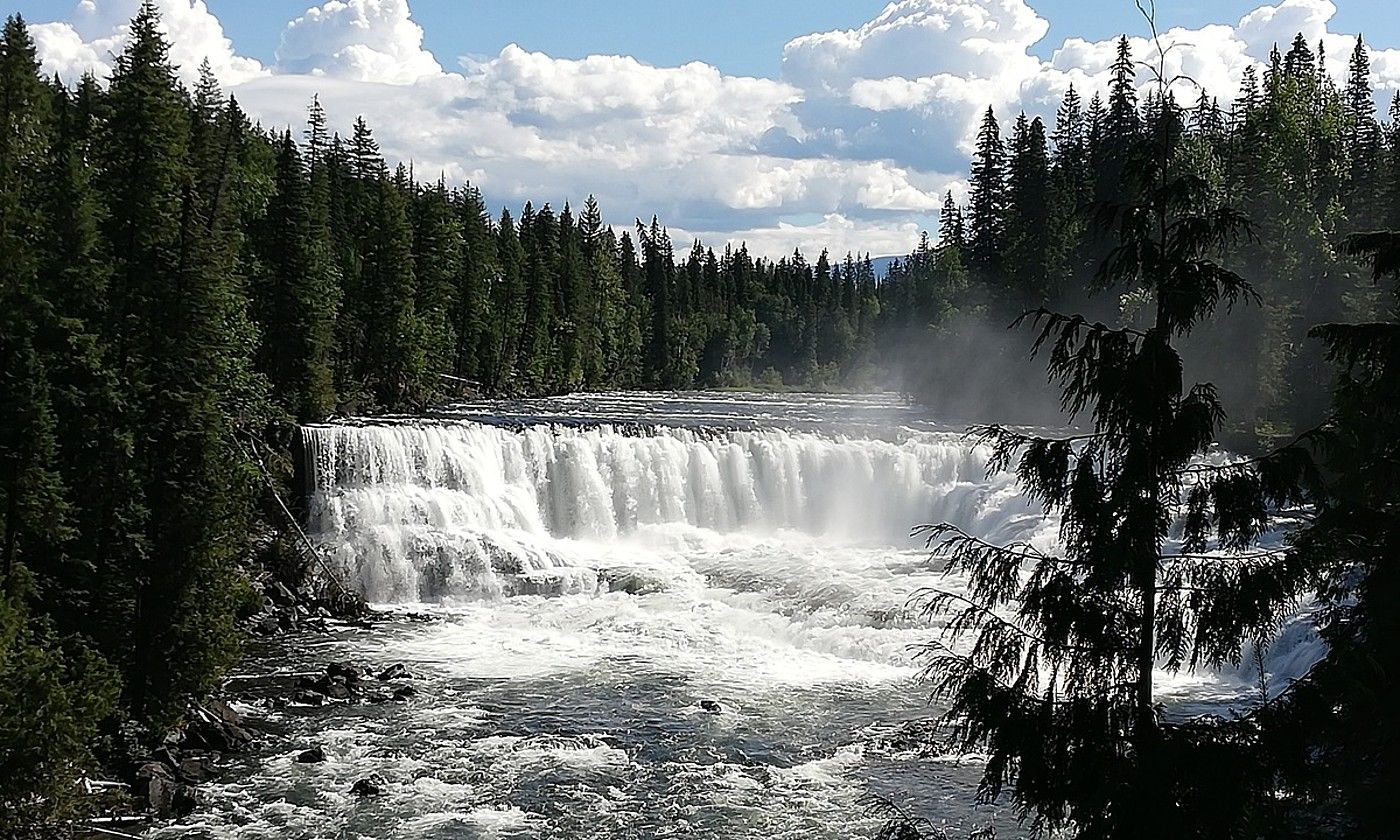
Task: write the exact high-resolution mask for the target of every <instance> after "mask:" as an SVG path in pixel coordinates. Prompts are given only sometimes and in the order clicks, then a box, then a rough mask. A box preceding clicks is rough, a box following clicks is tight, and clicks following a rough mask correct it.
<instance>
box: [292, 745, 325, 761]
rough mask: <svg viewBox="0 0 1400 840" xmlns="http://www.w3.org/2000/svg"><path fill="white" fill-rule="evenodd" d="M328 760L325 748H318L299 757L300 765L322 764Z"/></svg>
mask: <svg viewBox="0 0 1400 840" xmlns="http://www.w3.org/2000/svg"><path fill="white" fill-rule="evenodd" d="M325 760H326V751H325V749H324V748H322V747H319V746H316V747H312V748H311V749H309V750H307V751H306V752H304V753H302V754H301V755H298V756H297V763H298V764H320V763H321V762H323V761H325Z"/></svg>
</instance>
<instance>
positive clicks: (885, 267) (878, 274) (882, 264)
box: [870, 256, 904, 280]
mask: <svg viewBox="0 0 1400 840" xmlns="http://www.w3.org/2000/svg"><path fill="white" fill-rule="evenodd" d="M902 259H904V257H902V256H900V257H871V258H870V264H871V265H873V266H874V267H875V279H876V280H884V279H885V275H886V274H889V273H890V263H892V262H894V261H895V260H902Z"/></svg>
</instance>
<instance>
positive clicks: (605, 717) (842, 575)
mask: <svg viewBox="0 0 1400 840" xmlns="http://www.w3.org/2000/svg"><path fill="white" fill-rule="evenodd" d="M305 444H306V446H305V449H306V453H307V455H306V457H307V459H308V461H307V465H306V466H307V472H308V476H309V483H310V499H309V507H310V511H311V514H310V529H309V530H310V533H311V535H312V537H313V539H314V540H316V541H317V542H318V543H319V544H320V545H322V546H323V547H324V550H325V553H326V554H327V556H328V557H330V558H331V559H332V561H333V562H334V563H335V564H336V565H337V566H338V568H339V569H340V571H341V573H342V574H343V575H344V577H345V579H346V581H347V582H348V583H349V584H350V585H352V586H354V587H357V588H358V589H360V591H362V592H363V593H364V594H365V595H366V596H367V597H368V598H369V599H370V600H371V601H373V602H375V603H377V604H380V605H386V606H389V605H392V606H393V607H395V608H398V609H400V610H405V611H411V612H415V613H428V614H430V616H431V617H432V620H429V621H422V620H410V619H409V618H407V617H405V618H403V619H401V620H396V621H389V622H386V623H384V624H382V625H379V626H377V627H375V628H374V629H372V630H366V629H355V628H340V629H338V630H335V631H334V632H332V633H330V634H324V635H315V636H298V637H293V638H288V639H283V640H280V641H276V642H272V643H268V644H265V645H263V646H261V647H260V648H258V649H256V650H255V651H254V654H255V655H254V656H253V657H252V658H251V659H250V661H249V663H248V664H247V668H246V670H245V671H244V672H243V673H242V674H240V678H242V679H245V680H246V681H247V683H248V684H249V685H252V686H256V685H258V684H260V682H266V681H267V679H268V677H269V676H272V675H276V674H284V675H285V674H291V673H296V672H300V671H307V670H311V669H314V668H316V667H319V666H320V665H322V664H324V663H326V662H329V661H333V660H337V659H350V660H354V661H359V662H367V663H370V664H373V665H377V666H388V665H389V664H393V663H403V664H404V665H406V666H407V667H408V669H409V670H410V671H411V672H413V673H414V674H415V676H416V678H417V679H416V683H417V686H418V689H419V694H418V696H417V697H415V698H414V699H413V700H412V701H411V702H409V703H405V704H390V705H381V706H332V707H328V708H321V709H300V708H283V709H272V708H269V707H267V706H264V705H263V704H260V703H257V702H256V692H255V691H254V692H253V697H254V699H252V700H249V701H248V703H247V705H248V711H250V712H252V713H254V714H256V715H257V716H258V717H260V718H262V719H264V720H265V721H266V722H267V723H266V726H267V727H268V729H269V730H270V734H269V735H268V736H267V737H264V738H263V739H262V740H261V742H260V744H261V746H260V748H259V751H258V752H256V753H255V754H253V755H250V756H245V757H242V758H240V759H238V760H237V761H236V763H235V764H234V765H233V766H232V767H230V768H229V770H228V772H227V773H226V774H225V775H224V776H223V777H222V778H221V779H220V781H219V782H217V783H215V784H212V785H208V786H206V787H205V788H204V789H203V792H202V795H203V796H204V798H205V804H204V806H203V807H201V808H200V809H199V810H197V811H196V812H195V813H194V814H193V815H191V816H190V817H188V818H186V819H184V820H182V821H181V822H180V823H178V824H176V825H173V826H170V827H167V828H165V829H163V830H162V831H160V832H158V835H159V836H162V837H176V836H179V837H208V838H313V837H315V838H322V837H325V838H332V837H333V838H366V839H367V840H368V838H375V839H376V840H377V838H398V837H405V838H442V840H447V838H454V839H455V838H478V837H480V838H487V837H491V838H536V837H539V838H652V837H657V838H660V837H695V838H714V840H719V839H720V838H760V837H761V838H770V837H771V838H843V839H844V838H853V837H868V836H872V835H873V833H874V831H875V830H876V829H877V828H878V826H879V822H880V821H879V819H878V818H876V817H873V816H871V815H869V814H868V813H867V808H866V803H867V801H868V798H869V797H870V796H871V795H872V794H874V795H878V796H882V797H887V798H890V799H892V800H894V801H897V802H899V803H900V804H901V806H903V807H904V808H905V809H906V810H908V811H910V812H913V813H917V814H920V815H923V816H926V817H929V818H930V819H931V820H932V821H933V822H934V823H935V824H937V825H940V826H943V827H946V828H948V829H951V830H955V831H959V832H966V831H968V830H970V829H973V828H977V827H981V826H988V825H990V826H994V827H996V828H997V829H998V832H999V834H998V836H1000V837H1003V838H1009V837H1018V836H1021V833H1020V831H1019V830H1018V829H1017V828H1016V826H1015V823H1014V821H1013V820H1012V819H1011V818H1010V815H1009V814H1006V813H1002V812H1000V811H998V810H997V809H996V808H993V807H984V806H977V805H975V804H974V800H975V792H976V783H977V778H978V774H979V773H980V766H979V763H978V759H977V757H976V756H956V755H941V754H938V753H937V752H936V751H933V750H930V749H927V748H924V747H922V746H921V745H920V744H919V742H918V741H917V739H913V738H910V737H907V734H908V733H909V732H910V731H912V730H917V728H918V726H919V722H920V721H924V720H927V719H929V718H931V717H932V716H934V715H936V713H937V709H936V708H932V707H930V706H929V705H928V703H927V686H926V685H924V684H923V683H921V681H920V679H919V675H920V668H919V663H918V661H917V659H916V657H915V656H914V652H913V650H912V649H911V647H912V646H914V645H917V644H918V643H920V642H923V641H927V640H928V639H930V638H932V637H933V635H934V634H935V633H936V631H937V627H936V620H931V619H929V618H927V617H925V616H922V615H921V614H920V613H919V612H918V610H917V609H911V608H910V599H911V598H912V597H913V596H915V595H916V594H917V593H918V591H919V590H920V589H921V588H923V587H927V586H933V585H938V586H941V587H944V588H953V589H956V588H957V587H958V586H959V585H960V583H959V581H958V580H957V579H955V578H953V579H949V578H946V577H944V576H943V575H941V574H940V573H939V572H938V571H937V570H936V569H935V568H934V567H933V566H932V565H931V564H930V563H929V562H928V560H927V557H926V552H925V551H924V550H923V547H922V545H921V544H920V542H919V541H918V540H916V539H913V538H911V537H910V535H909V532H910V529H911V528H912V527H913V526H915V525H918V524H921V523H935V522H953V523H956V524H957V525H959V526H961V527H962V528H964V529H965V530H967V531H969V532H971V533H974V534H977V535H979V536H982V537H985V538H986V539H989V540H994V541H1002V542H1004V541H1010V540H1028V541H1030V542H1032V543H1035V544H1037V545H1039V546H1040V547H1042V548H1046V549H1051V548H1053V545H1054V541H1055V537H1056V523H1055V522H1054V520H1053V519H1051V518H1047V517H1045V516H1044V515H1043V514H1042V512H1041V511H1040V510H1039V509H1037V508H1036V507H1035V506H1033V505H1032V504H1030V503H1029V502H1028V500H1027V498H1026V497H1025V495H1024V494H1023V493H1022V492H1021V491H1020V489H1019V488H1018V487H1017V486H1016V483H1015V481H1014V479H1013V478H1012V477H1011V476H1009V475H993V476H988V475H987V474H986V464H987V455H988V453H987V452H986V451H985V450H984V449H983V448H981V447H978V446H976V445H974V444H973V443H972V442H971V441H969V440H968V439H967V438H966V437H965V436H964V435H962V434H961V433H960V432H959V431H958V430H957V429H952V428H947V427H945V426H942V425H940V424H939V423H937V422H935V421H933V420H930V419H929V418H928V417H927V416H926V415H925V413H924V412H923V411H922V410H921V409H918V408H916V407H910V406H907V405H905V404H903V403H901V402H900V401H898V400H897V399H895V398H893V397H887V396H850V397H846V396H830V395H755V394H682V395H660V394H642V393H637V394H611V395H601V396H579V397H570V398H559V399H553V400H539V401H529V402H516V403H483V404H479V405H462V406H456V407H452V408H450V409H446V410H444V411H442V412H439V413H437V414H435V415H434V416H432V417H424V418H397V419H396V418H389V419H382V420H375V421H361V422H355V423H342V424H329V425H323V426H314V427H309V428H307V429H306V430H305ZM1307 647H1308V642H1307V641H1306V640H1301V639H1293V640H1291V641H1287V643H1286V644H1284V645H1283V646H1282V647H1281V648H1279V653H1278V654H1277V655H1275V654H1272V653H1271V658H1269V660H1268V664H1267V665H1266V668H1267V669H1268V670H1270V671H1271V672H1273V674H1272V676H1274V677H1276V678H1278V679H1286V678H1287V677H1289V676H1296V674H1295V673H1294V672H1297V671H1299V670H1300V669H1301V668H1302V667H1305V664H1306V663H1305V662H1304V661H1303V660H1305V659H1306V658H1307V656H1308V655H1309V654H1308V650H1307ZM1256 684H1257V674H1252V673H1250V669H1249V667H1248V666H1247V665H1246V666H1242V667H1241V668H1240V669H1238V670H1237V671H1235V672H1231V673H1226V674H1195V675H1167V674H1162V675H1160V677H1159V680H1158V690H1159V693H1160V694H1161V695H1162V696H1163V698H1164V699H1165V700H1166V701H1167V702H1168V703H1177V704H1179V705H1181V706H1183V707H1196V706H1201V707H1211V708H1221V707H1225V706H1229V705H1230V704H1232V703H1237V702H1246V700H1247V698H1248V697H1249V696H1250V693H1251V692H1252V691H1254V690H1255V689H1254V686H1255V685H1256ZM715 703H717V704H718V705H719V708H720V711H719V712H718V713H714V712H713V711H711V710H710V709H712V708H713V704H715ZM707 706H708V707H710V709H707V708H706V707H707ZM313 744H321V745H324V747H325V750H326V753H327V756H328V760H327V761H326V762H324V763H322V764H311V765H301V764H297V763H296V762H295V761H294V757H295V755H296V754H297V753H298V752H299V751H301V750H303V749H306V748H307V747H309V746H311V745H313ZM371 774H377V775H378V776H380V777H381V778H382V779H383V781H384V787H385V791H384V795H382V796H379V797H374V798H370V799H363V800H362V799H360V798H358V797H356V796H354V795H353V794H352V793H351V792H350V788H351V786H352V784H353V783H354V782H355V781H356V780H357V779H360V778H363V777H365V776H368V775H371Z"/></svg>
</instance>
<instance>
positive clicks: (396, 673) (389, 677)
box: [378, 663, 412, 682]
mask: <svg viewBox="0 0 1400 840" xmlns="http://www.w3.org/2000/svg"><path fill="white" fill-rule="evenodd" d="M378 679H379V681H380V682H393V681H394V680H407V679H412V677H410V676H409V673H408V669H407V668H405V667H404V666H403V665H402V664H399V663H395V664H393V665H390V666H389V667H388V668H385V669H384V670H383V671H380V672H379V677H378Z"/></svg>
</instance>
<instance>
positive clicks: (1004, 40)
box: [33, 0, 1400, 255]
mask: <svg viewBox="0 0 1400 840" xmlns="http://www.w3.org/2000/svg"><path fill="white" fill-rule="evenodd" d="M1033 3H1034V0H1031V2H1030V3H1028V2H1027V0H898V1H897V2H893V3H890V4H889V5H888V6H887V7H886V8H885V10H884V11H883V12H882V13H881V14H880V15H879V16H878V17H876V18H875V19H874V20H871V21H869V22H868V23H866V24H864V25H862V26H860V27H857V28H854V29H849V30H836V31H831V32H818V33H813V34H810V35H805V36H802V37H800V38H796V39H794V40H792V41H791V42H789V43H788V44H786V45H785V46H783V47H782V48H781V49H782V71H781V75H780V77H779V78H776V79H766V78H750V77H742V76H729V75H725V74H723V73H721V72H720V71H719V70H718V69H717V68H715V67H713V66H711V65H708V64H704V63H701V62H693V63H690V64H686V65H683V66H680V67H655V66H651V65H648V64H645V63H642V62H640V61H637V60H636V59H634V58H631V57H628V56H604V55H594V56H589V57H587V58H584V59H561V58H554V57H552V56H549V55H546V54H544V53H538V52H530V51H527V50H524V49H522V48H520V47H519V46H517V45H515V44H510V45H507V46H506V47H504V48H503V49H502V50H501V51H500V53H499V54H498V55H496V56H494V57H491V58H487V59H484V60H483V59H457V60H456V61H455V62H448V63H447V65H446V66H445V65H444V63H443V62H441V61H440V58H439V57H438V56H434V55H433V54H432V53H431V52H429V51H428V50H427V49H425V48H424V46H423V30H422V28H421V27H420V26H419V25H418V24H417V23H416V22H414V20H413V18H412V10H411V8H410V6H409V3H408V0H329V1H328V2H325V3H323V4H322V5H319V6H313V7H311V8H308V9H307V10H306V11H305V12H304V13H303V14H302V15H300V16H298V17H297V18H296V19H295V20H292V21H290V22H288V23H287V24H286V25H285V27H284V28H283V30H282V34H281V40H280V43H279V46H278V49H277V52H276V56H275V60H274V62H273V63H272V64H271V65H270V66H264V65H263V64H262V63H261V62H259V61H257V60H255V59H252V58H249V57H246V56H240V55H238V54H237V52H236V48H235V45H234V44H233V43H232V42H231V41H230V40H229V39H228V37H227V36H225V34H224V31H223V27H222V25H221V24H220V22H219V20H218V19H217V17H216V16H215V15H214V14H213V13H211V12H210V11H209V9H208V7H207V6H206V5H205V3H204V2H203V0H160V1H159V3H158V5H159V6H160V9H161V12H162V15H163V26H164V27H165V29H166V31H167V32H168V34H169V35H170V38H171V41H172V49H171V58H172V60H173V61H174V62H175V63H176V64H177V65H179V66H180V68H181V69H180V72H181V74H182V75H183V76H184V77H185V78H187V79H192V78H193V76H194V75H195V73H196V72H197V68H198V66H199V64H200V62H201V61H204V60H206V59H207V60H208V61H209V63H210V67H211V68H212V70H213V71H214V73H215V74H216V75H217V76H218V77H219V78H220V79H221V80H222V81H223V83H224V84H225V85H227V86H228V87H229V89H230V90H231V91H232V92H233V93H235V94H236V95H237V96H238V98H239V100H240V102H241V103H242V104H243V106H244V107H245V109H247V110H248V111H249V112H250V113H251V114H253V115H254V116H255V117H257V118H258V119H259V120H261V121H262V123H263V124H264V125H269V126H287V125H290V126H299V125H301V123H302V122H303V120H304V114H305V108H306V105H307V103H308V102H309V101H310V99H311V97H312V96H313V95H319V96H320V97H321V100H322V102H323V103H324V104H325V106H326V108H327V110H328V112H329V114H330V116H331V118H332V119H333V120H334V121H335V122H336V124H337V125H338V126H340V127H341V128H342V129H343V128H344V127H346V126H348V125H349V123H350V122H351V121H352V120H353V119H354V117H355V116H357V115H360V114H363V115H364V116H365V118H366V119H367V120H368V121H369V122H370V124H371V126H373V127H374V128H375V130H376V134H377V137H378V138H379V140H380V143H381V145H382V147H383V148H384V151H385V153H386V154H387V155H388V156H389V157H390V158H391V159H397V160H405V161H412V162H413V163H414V165H415V168H416V170H417V172H418V173H419V174H420V175H428V174H431V175H436V174H438V173H441V174H442V175H443V176H445V177H446V178H447V179H448V180H449V181H453V182H465V181H471V182H472V183H473V184H475V185H476V186H478V187H480V188H481V189H482V190H483V192H484V193H485V194H486V196H487V197H488V199H489V200H491V201H492V202H493V203H509V204H512V205H513V204H517V203H519V202H522V201H524V200H526V199H531V200H534V201H536V202H541V201H552V202H554V203H555V204H562V202H563V201H564V200H565V199H572V200H574V201H575V202H578V201H581V200H582V198H583V197H584V196H586V195H588V194H590V193H593V194H595V195H597V196H598V198H599V200H600V201H601V202H602V203H603V206H604V209H605V210H606V211H608V212H609V214H610V218H611V221H613V222H615V223H621V224H623V225H625V224H627V223H628V222H629V221H630V220H631V219H632V218H633V217H635V216H639V215H641V216H650V215H651V214H652V213H656V214H659V215H660V216H661V218H662V219H663V221H665V222H667V223H668V224H670V225H671V228H672V232H673V234H674V235H675V236H676V237H677V238H678V239H680V240H682V241H685V240H688V239H689V238H692V237H702V238H704V239H705V241H706V242H707V243H709V244H712V245H714V246H716V247H720V246H722V245H723V244H724V243H726V242H734V243H737V242H739V241H747V242H748V243H749V245H750V248H751V250H754V251H758V252H761V253H766V254H772V255H777V254H782V253H788V252H791V250H792V249H793V248H795V247H801V248H803V249H804V250H807V251H814V250H817V249H819V248H821V247H823V246H830V247H831V248H832V250H833V251H834V252H837V253H844V252H845V251H846V250H853V251H871V252H874V253H876V254H888V253H902V252H905V251H907V250H908V249H909V248H910V247H912V245H913V244H914V242H915V241H916V239H917V236H918V233H919V231H920V230H922V229H925V228H929V227H931V226H932V225H933V219H934V216H935V215H936V209H937V207H938V205H939V202H940V196H941V195H942V193H943V192H944V191H945V190H949V189H951V190H953V191H954V192H955V193H957V194H961V193H962V191H963V189H964V185H965V179H966V166H967V155H968V152H969V151H970V148H971V139H972V136H973V133H974V131H975V128H976V123H977V121H978V119H979V117H980V115H981V113H982V111H983V110H985V108H986V107H987V106H988V105H991V106H993V107H994V108H996V109H997V113H998V114H999V115H1000V116H1001V117H1002V119H1003V121H1004V122H1008V121H1009V120H1010V119H1011V117H1012V116H1013V115H1014V114H1015V113H1016V112H1018V111H1020V110H1025V111H1026V112H1027V113H1029V114H1033V115H1041V116H1045V117H1050V116H1051V115H1053V113H1054V109H1055V107H1056V105H1058V103H1059V100H1060V97H1061V96H1062V95H1063V93H1064V91H1065V90H1066V89H1067V88H1068V87H1069V86H1070V85H1071V84H1073V85H1074V86H1076V87H1077V88H1079V89H1080V90H1084V91H1090V90H1097V89H1100V88H1102V87H1104V86H1105V85H1106V82H1107V78H1108V72H1109V65H1110V64H1111V62H1112V60H1113V55H1114V43H1113V42H1112V41H1099V42H1091V41H1086V40H1083V39H1079V38H1070V39H1068V40H1066V41H1065V42H1064V43H1063V44H1061V45H1059V46H1058V48H1056V49H1055V50H1054V51H1053V53H1052V54H1051V57H1050V59H1049V60H1045V61H1042V60H1041V59H1039V58H1037V57H1035V56H1034V55H1032V53H1031V48H1032V47H1033V46H1034V45H1036V44H1037V43H1038V42H1039V41H1040V40H1041V39H1043V38H1044V37H1045V34H1046V32H1047V30H1048V28H1049V24H1048V22H1047V21H1046V20H1045V19H1044V18H1042V17H1041V16H1040V15H1038V14H1037V13H1036V12H1035V10H1034V8H1033ZM138 6H139V0H81V2H79V3H77V5H76V7H75V8H74V9H73V11H72V12H71V14H69V15H68V17H67V18H65V19H64V20H61V21H54V22H46V23H41V24H37V25H35V26H34V27H33V33H34V37H35V40H36V42H37V44H38V47H39V55H40V57H41V60H42V62H43V64H44V68H45V70H46V71H48V72H53V73H59V74H61V75H62V76H63V78H65V79H69V80H72V79H75V78H77V76H79V75H80V74H82V73H86V72H91V73H95V74H96V75H98V76H105V75H107V74H108V73H109V72H110V68H111V64H112V61H113V56H115V55H116V54H117V53H118V52H120V50H121V48H122V46H123V45H124V44H125V42H126V40H127V39H128V38H129V34H130V33H129V30H128V23H127V22H128V21H129V20H130V18H131V17H132V16H133V15H134V14H135V12H136V9H137V7H138ZM1336 11H1337V8H1336V6H1335V5H1334V4H1333V3H1332V2H1331V0H1281V1H1280V2H1277V3H1274V4H1270V5H1261V6H1260V7H1258V8H1257V9H1255V10H1254V11H1252V12H1250V13H1249V14H1247V15H1245V16H1244V17H1243V18H1241V19H1240V20H1238V21H1236V22H1234V23H1221V24H1214V25H1210V26H1205V27H1202V28H1199V29H1172V30H1170V31H1167V32H1165V33H1163V40H1164V41H1165V42H1166V43H1169V44H1173V45H1176V46H1175V47H1174V48H1173V49H1172V50H1171V51H1170V53H1169V59H1168V71H1169V72H1171V73H1184V74H1188V75H1190V76H1191V77H1193V78H1195V79H1196V80H1198V81H1200V82H1201V83H1202V84H1203V85H1204V86H1205V87H1206V88H1207V89H1208V90H1209V91H1210V92H1211V93H1212V94H1213V95H1216V96H1218V97H1220V98H1221V100H1222V101H1225V100H1227V99H1229V98H1230V97H1233V96H1234V95H1235V93H1236V91H1237V85H1238V81H1239V79H1240V76H1241V74H1242V72H1243V70H1244V68H1245V67H1247V66H1249V65H1250V64H1258V63H1262V62H1263V61H1265V60H1266V59H1267V56H1268V52H1269V50H1270V48H1271V47H1272V46H1273V45H1274V44H1275V43H1279V44H1281V45H1285V46H1286V45H1287V43H1288V42H1289V41H1291V40H1292V38H1293V36H1294V34H1295V33H1297V32H1302V33H1303V34H1304V35H1305V36H1306V37H1307V38H1308V39H1309V41H1310V42H1312V43H1314V44H1315V43H1318V42H1319V41H1320V42H1321V43H1322V44H1323V45H1324V47H1325V48H1326V53H1327V68H1328V70H1329V71H1330V72H1332V73H1333V75H1334V76H1336V77H1338V78H1339V79H1340V78H1341V77H1342V76H1343V75H1344V74H1345V72H1346V61H1347V58H1348V56H1349V55H1350V52H1351V48H1352V45H1353V43H1354V40H1355V35H1354V34H1348V33H1345V32H1335V31H1332V30H1330V29H1329V24H1330V22H1331V21H1332V19H1333V17H1334V16H1335V14H1336ZM1132 43H1133V49H1134V54H1135V55H1137V56H1139V57H1143V56H1146V55H1148V54H1149V53H1150V51H1151V50H1150V49H1149V44H1148V42H1147V41H1146V40H1144V39H1141V38H1136V39H1132ZM776 48H777V47H776V45H775V49H776ZM1371 61H1372V64H1371V66H1372V75H1373V82H1374V84H1375V85H1376V87H1377V89H1378V97H1380V98H1382V99H1384V100H1388V99H1389V96H1390V95H1391V93H1392V92H1394V91H1395V90H1397V89H1400V50H1397V49H1377V48H1375V47H1374V46H1373V47H1372V51H1371ZM449 68H450V69H449ZM1191 95H1192V96H1194V94H1191Z"/></svg>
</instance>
